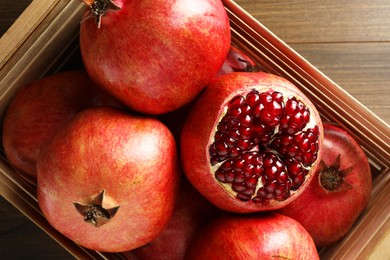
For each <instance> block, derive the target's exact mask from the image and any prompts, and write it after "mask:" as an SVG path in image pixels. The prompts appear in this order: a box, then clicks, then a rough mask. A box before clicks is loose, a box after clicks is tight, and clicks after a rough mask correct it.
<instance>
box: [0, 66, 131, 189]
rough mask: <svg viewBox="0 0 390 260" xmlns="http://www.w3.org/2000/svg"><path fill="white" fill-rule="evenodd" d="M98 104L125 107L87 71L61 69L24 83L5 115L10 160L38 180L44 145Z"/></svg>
mask: <svg viewBox="0 0 390 260" xmlns="http://www.w3.org/2000/svg"><path fill="white" fill-rule="evenodd" d="M96 106H114V107H123V105H121V104H120V102H119V101H117V100H116V99H114V98H113V97H111V96H110V95H109V94H107V93H106V92H105V91H103V90H101V89H100V88H98V87H97V86H96V84H94V83H93V81H92V80H91V79H90V78H89V77H88V75H87V74H86V73H85V72H83V71H77V70H73V71H66V72H60V73H57V74H54V75H50V76H46V77H44V78H41V79H38V80H35V81H33V82H31V83H29V84H27V85H25V86H23V87H21V88H20V89H19V90H18V91H17V92H16V93H15V95H14V96H13V98H12V99H11V102H10V104H9V106H8V107H7V110H6V112H5V116H4V123H3V134H2V135H3V147H4V152H5V155H6V157H7V159H8V161H9V163H10V164H11V165H12V166H13V168H14V169H15V170H16V171H17V172H18V173H20V174H21V175H22V176H23V177H25V178H26V179H27V180H28V181H30V182H31V183H33V184H36V161H37V158H38V154H39V151H40V149H41V147H42V146H43V145H45V144H46V143H47V142H48V140H49V139H50V138H51V136H52V135H53V134H54V133H55V132H56V131H57V130H58V129H59V128H60V127H61V126H62V125H64V124H66V123H67V122H69V121H70V120H71V119H72V118H73V117H74V116H75V115H76V114H77V113H78V112H80V111H81V110H83V109H85V108H87V107H96Z"/></svg>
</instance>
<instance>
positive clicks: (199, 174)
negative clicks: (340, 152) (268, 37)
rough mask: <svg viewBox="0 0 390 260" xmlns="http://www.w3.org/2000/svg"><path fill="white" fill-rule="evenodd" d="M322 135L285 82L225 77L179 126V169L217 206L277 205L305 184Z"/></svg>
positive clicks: (307, 106)
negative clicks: (180, 130) (181, 168)
mask: <svg viewBox="0 0 390 260" xmlns="http://www.w3.org/2000/svg"><path fill="white" fill-rule="evenodd" d="M322 135H323V133H322V122H321V119H320V116H319V114H318V112H317V110H316V108H315V107H314V105H313V104H312V103H311V102H310V101H309V100H308V99H307V97H306V96H304V95H303V94H302V92H301V91H299V90H298V89H297V88H296V87H295V86H294V85H293V84H292V83H290V82H289V81H287V80H285V79H283V78H281V77H279V76H276V75H272V74H269V73H265V72H255V73H245V72H234V73H230V74H226V75H223V76H221V77H220V78H219V79H218V80H216V81H214V82H213V83H212V84H210V85H209V86H208V87H207V89H206V90H205V92H203V93H202V95H201V96H200V97H199V99H198V100H197V102H196V103H195V105H194V106H193V108H192V110H191V112H190V114H189V116H188V118H187V121H186V123H185V125H184V127H183V131H182V134H181V157H182V163H183V168H184V172H185V174H186V176H187V177H188V179H189V180H190V182H191V183H192V184H193V185H194V187H195V188H196V189H198V191H200V193H201V194H203V195H204V196H205V197H206V198H207V199H209V200H210V201H211V202H212V203H214V204H215V205H216V206H218V207H220V208H221V209H224V210H227V211H233V212H255V211H265V210H271V209H277V208H281V207H283V206H285V205H287V204H288V203H290V202H291V201H292V200H294V199H295V198H296V196H297V195H298V194H299V193H301V192H302V190H304V189H305V188H306V187H307V185H308V184H309V182H310V181H311V179H312V176H313V170H315V169H316V168H317V166H318V162H319V160H318V157H320V154H321V150H322V149H321V146H322V144H321V143H322Z"/></svg>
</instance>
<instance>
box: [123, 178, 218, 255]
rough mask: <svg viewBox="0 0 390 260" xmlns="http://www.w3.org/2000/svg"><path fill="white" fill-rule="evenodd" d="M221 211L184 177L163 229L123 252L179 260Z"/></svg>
mask: <svg viewBox="0 0 390 260" xmlns="http://www.w3.org/2000/svg"><path fill="white" fill-rule="evenodd" d="M219 212H220V211H219V210H218V209H217V208H216V207H215V206H214V205H212V204H211V203H210V202H209V201H207V200H206V199H205V198H204V197H203V196H202V195H200V194H199V193H198V192H197V191H196V190H195V189H194V188H193V187H192V186H191V185H190V184H189V183H188V181H187V180H186V179H185V178H183V183H182V185H181V187H180V190H179V194H178V199H177V204H176V207H175V210H174V213H173V215H172V218H171V220H170V221H169V224H168V226H167V227H166V228H165V229H164V231H163V232H162V233H161V234H160V235H159V236H158V238H156V239H155V240H153V241H152V242H150V243H149V244H147V245H145V246H143V247H140V248H137V249H134V250H132V251H130V252H126V253H125V257H126V258H127V259H134V258H135V259H139V260H143V259H144V260H182V259H184V256H185V252H186V250H187V248H188V246H189V244H190V243H191V241H192V239H193V237H194V236H195V234H196V232H198V231H199V229H200V227H201V226H203V225H204V224H205V223H206V222H207V221H208V220H209V219H211V218H213V217H214V216H216V215H217V214H218V213H219Z"/></svg>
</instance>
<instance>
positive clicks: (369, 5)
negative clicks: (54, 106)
mask: <svg viewBox="0 0 390 260" xmlns="http://www.w3.org/2000/svg"><path fill="white" fill-rule="evenodd" d="M70 1H73V0H70ZM74 1H76V0H74ZM30 2H31V1H30V0H15V1H5V0H0V35H3V34H4V33H5V32H6V31H7V29H8V28H9V27H10V26H11V24H12V23H13V22H14V21H15V19H16V18H17V17H18V15H19V14H20V13H21V12H22V11H23V10H24V9H25V8H26V7H27V6H28V4H29V3H30ZM236 2H237V3H238V4H239V5H241V6H242V7H243V8H244V9H245V10H247V11H248V13H250V14H252V15H253V16H254V17H255V18H256V19H257V20H259V21H260V22H261V23H263V24H264V25H265V26H266V27H268V28H269V29H270V30H271V31H272V32H273V33H275V34H276V35H277V36H278V37H280V38H281V39H282V40H283V41H285V42H286V43H287V44H289V45H290V46H291V47H292V48H293V49H294V50H296V51H297V52H298V53H299V54H301V55H302V56H303V57H305V58H306V59H307V60H308V61H310V62H311V63H312V64H313V65H314V66H316V67H317V68H319V69H320V70H321V71H322V72H324V73H325V74H326V75H327V76H329V77H330V78H331V79H332V80H334V81H335V82H336V83H337V84H339V85H340V86H341V87H343V88H344V89H345V90H347V91H348V92H349V93H350V94H352V96H354V97H355V98H356V99H357V100H359V101H360V102H361V103H363V104H364V105H365V106H367V107H368V108H369V109H370V110H372V111H373V112H374V113H376V114H377V115H378V116H380V117H381V118H382V119H383V120H384V121H385V122H387V123H388V124H389V123H390V102H389V101H388V100H389V99H390V73H389V71H390V1H388V0H354V1H349V0H338V1H336V0H321V1H320V0H306V1H305V0H301V1H299V0H284V1H282V0H273V1H269V0H236ZM0 51H2V50H0ZM384 246H386V244H385V245H384ZM387 246H388V245H387ZM0 256H1V257H0V258H1V259H53V258H55V259H73V257H72V256H70V255H69V253H68V252H66V251H65V250H64V249H63V248H61V247H60V246H59V245H58V244H57V243H56V242H54V241H53V240H52V239H51V238H50V237H48V236H47V235H46V234H45V233H44V232H43V231H41V230H40V229H39V228H37V227H36V226H35V224H34V223H32V222H31V221H30V220H29V219H27V218H26V217H25V216H23V215H22V214H21V213H20V212H19V211H17V210H16V209H15V208H13V207H12V205H10V204H9V203H8V202H6V201H5V200H4V199H3V198H1V197H0Z"/></svg>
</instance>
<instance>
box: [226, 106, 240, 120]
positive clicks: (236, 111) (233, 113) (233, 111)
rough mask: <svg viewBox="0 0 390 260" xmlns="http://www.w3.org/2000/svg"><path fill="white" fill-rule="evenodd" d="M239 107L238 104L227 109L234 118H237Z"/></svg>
mask: <svg viewBox="0 0 390 260" xmlns="http://www.w3.org/2000/svg"><path fill="white" fill-rule="evenodd" d="M241 113H242V111H241V107H239V106H234V107H232V108H230V109H229V115H230V116H232V117H235V118H239V117H240V116H241Z"/></svg>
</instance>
